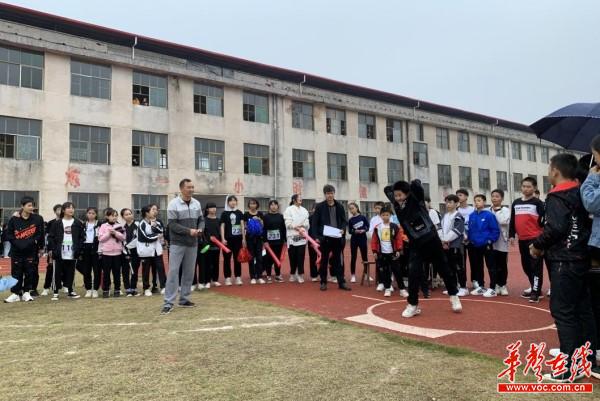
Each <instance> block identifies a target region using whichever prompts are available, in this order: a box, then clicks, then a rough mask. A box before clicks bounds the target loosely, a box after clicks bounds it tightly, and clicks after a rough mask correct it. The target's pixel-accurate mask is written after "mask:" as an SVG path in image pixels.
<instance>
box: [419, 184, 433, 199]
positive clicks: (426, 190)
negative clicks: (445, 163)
mask: <svg viewBox="0 0 600 401" xmlns="http://www.w3.org/2000/svg"><path fill="white" fill-rule="evenodd" d="M421 185H422V186H423V192H425V196H431V192H430V191H429V183H427V182H422V183H421Z"/></svg>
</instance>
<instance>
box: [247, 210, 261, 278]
mask: <svg viewBox="0 0 600 401" xmlns="http://www.w3.org/2000/svg"><path fill="white" fill-rule="evenodd" d="M258 206H259V204H258V200H256V199H254V198H250V200H248V210H247V211H246V212H245V213H244V223H245V229H246V246H247V248H248V250H249V251H250V253H251V254H252V260H251V261H250V263H248V267H249V270H250V284H256V283H258V284H265V283H266V281H265V280H263V278H262V272H263V256H262V252H263V232H264V220H263V219H264V215H263V213H262V212H261V211H259V210H258ZM251 220H252V223H251V222H250V221H251ZM250 226H252V227H256V229H257V232H253V231H252V230H253V228H252V227H250ZM258 231H260V232H258Z"/></svg>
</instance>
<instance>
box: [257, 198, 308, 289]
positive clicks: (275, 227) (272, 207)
mask: <svg viewBox="0 0 600 401" xmlns="http://www.w3.org/2000/svg"><path fill="white" fill-rule="evenodd" d="M263 221H264V223H265V227H264V228H265V229H264V231H263V233H264V237H263V241H265V243H268V244H269V246H270V247H271V250H272V251H273V253H274V254H275V255H276V256H277V257H278V258H281V251H282V249H283V246H284V245H285V242H286V239H287V229H286V227H285V220H284V218H283V215H282V214H281V213H279V202H277V201H276V200H271V201H269V213H267V214H265V215H264V216H263ZM302 251H303V252H304V249H303V250H302ZM297 256H299V255H297V254H294V256H293V257H292V253H290V265H292V259H293V258H294V257H296V259H294V261H295V262H296V261H298V259H300V257H297ZM302 256H304V255H302ZM301 259H302V269H300V268H299V269H298V274H300V273H302V275H304V257H302V258H301ZM263 264H264V266H265V272H266V273H267V283H269V284H270V283H272V282H273V278H272V276H271V272H272V271H273V270H272V269H273V265H275V261H273V258H272V257H271V254H269V252H267V254H266V255H265V257H264V259H263ZM296 264H297V263H296ZM294 267H299V266H293V267H292V266H290V268H291V270H292V273H291V275H292V276H295V275H296V269H295V268H294ZM300 277H301V276H300V275H299V276H298V278H300ZM275 279H276V280H277V281H280V280H281V266H277V265H275ZM290 281H291V279H290ZM302 282H304V278H302Z"/></svg>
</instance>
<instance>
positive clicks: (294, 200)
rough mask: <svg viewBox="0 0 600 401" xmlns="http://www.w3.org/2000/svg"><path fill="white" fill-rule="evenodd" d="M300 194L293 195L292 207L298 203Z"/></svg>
mask: <svg viewBox="0 0 600 401" xmlns="http://www.w3.org/2000/svg"><path fill="white" fill-rule="evenodd" d="M298 196H300V195H298V194H294V195H292V199H291V200H290V206H292V205H293V204H294V203H296V201H297V200H298Z"/></svg>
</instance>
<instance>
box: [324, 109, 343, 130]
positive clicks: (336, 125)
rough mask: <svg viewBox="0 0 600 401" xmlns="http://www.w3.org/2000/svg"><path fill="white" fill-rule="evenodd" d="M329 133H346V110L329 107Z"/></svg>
mask: <svg viewBox="0 0 600 401" xmlns="http://www.w3.org/2000/svg"><path fill="white" fill-rule="evenodd" d="M327 133H328V134H335V135H346V112H345V111H344V110H337V109H327Z"/></svg>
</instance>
